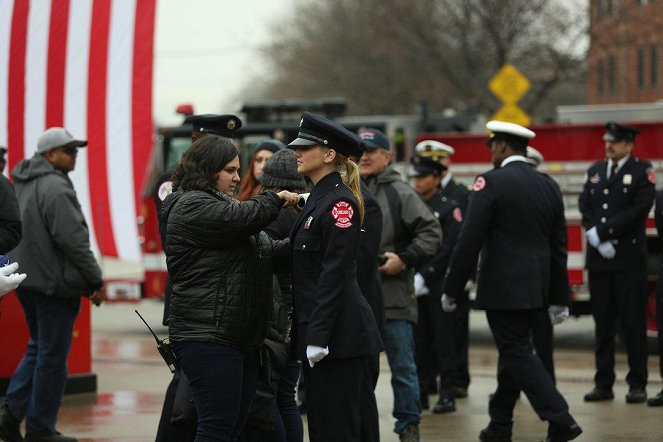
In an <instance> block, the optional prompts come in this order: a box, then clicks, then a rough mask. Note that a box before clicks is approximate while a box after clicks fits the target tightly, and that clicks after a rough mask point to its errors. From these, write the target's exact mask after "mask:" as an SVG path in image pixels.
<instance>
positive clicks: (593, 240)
mask: <svg viewBox="0 0 663 442" xmlns="http://www.w3.org/2000/svg"><path fill="white" fill-rule="evenodd" d="M585 236H586V237H587V242H588V243H589V245H590V246H592V247H594V248H598V246H599V244H600V243H601V239H600V238H599V234H598V232H597V231H596V227H592V228H591V229H589V230H588V231H587V233H585Z"/></svg>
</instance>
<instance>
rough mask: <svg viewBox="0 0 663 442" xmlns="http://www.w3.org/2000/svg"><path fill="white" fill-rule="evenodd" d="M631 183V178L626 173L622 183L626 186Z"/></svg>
mask: <svg viewBox="0 0 663 442" xmlns="http://www.w3.org/2000/svg"><path fill="white" fill-rule="evenodd" d="M632 181H633V176H632V175H631V174H630V173H627V174H626V175H624V179H623V180H622V183H624V184H626V185H627V186H628V185H629V184H631V182H632Z"/></svg>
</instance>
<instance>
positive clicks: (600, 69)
mask: <svg viewBox="0 0 663 442" xmlns="http://www.w3.org/2000/svg"><path fill="white" fill-rule="evenodd" d="M597 77H598V86H599V96H601V97H604V96H605V63H604V62H603V60H599V66H598V72H597Z"/></svg>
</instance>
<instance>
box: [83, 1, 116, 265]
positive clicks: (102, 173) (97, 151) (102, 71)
mask: <svg viewBox="0 0 663 442" xmlns="http://www.w3.org/2000/svg"><path fill="white" fill-rule="evenodd" d="M110 11H111V2H110V0H94V3H93V4H92V23H91V26H90V61H89V65H88V96H87V138H88V146H89V149H88V151H87V154H88V156H87V158H88V183H89V188H90V203H91V208H90V209H91V211H92V221H93V223H94V231H95V235H96V237H97V244H98V245H99V250H100V252H101V254H102V255H103V256H117V249H116V247H115V239H114V238H113V225H112V221H111V215H110V208H109V201H110V198H109V196H108V172H107V170H106V168H107V164H106V105H107V102H106V77H107V75H108V38H109V32H110Z"/></svg>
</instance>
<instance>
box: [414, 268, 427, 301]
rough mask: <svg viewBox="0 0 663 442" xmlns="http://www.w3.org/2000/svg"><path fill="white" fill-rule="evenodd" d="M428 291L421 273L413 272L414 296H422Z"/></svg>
mask: <svg viewBox="0 0 663 442" xmlns="http://www.w3.org/2000/svg"><path fill="white" fill-rule="evenodd" d="M428 293H429V291H428V287H426V280H425V279H424V277H423V276H421V273H415V274H414V296H416V297H417V298H418V297H419V296H424V295H427V294H428Z"/></svg>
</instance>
